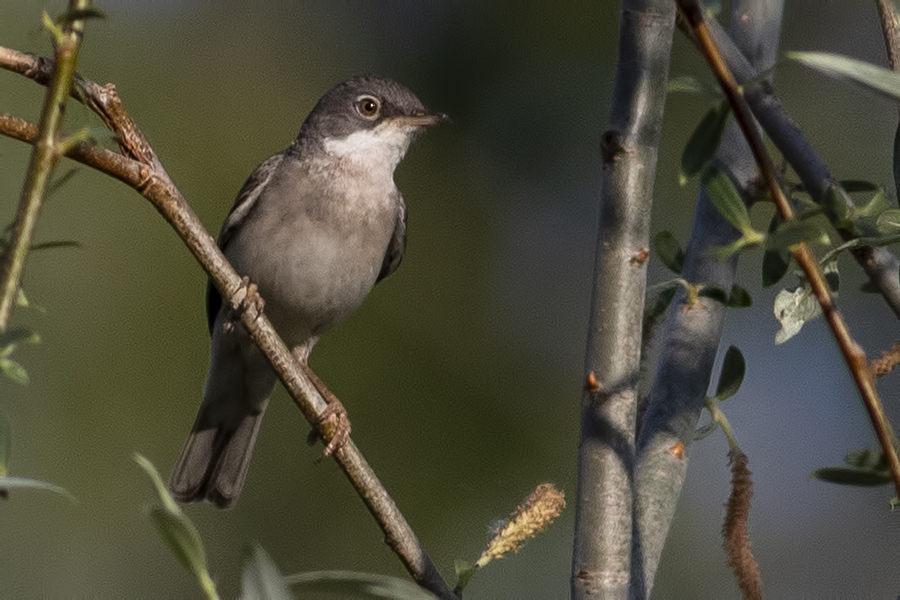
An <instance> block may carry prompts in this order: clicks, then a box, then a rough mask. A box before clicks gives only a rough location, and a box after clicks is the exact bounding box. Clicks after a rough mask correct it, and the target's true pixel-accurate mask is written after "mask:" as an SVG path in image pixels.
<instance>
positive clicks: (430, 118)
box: [391, 112, 450, 127]
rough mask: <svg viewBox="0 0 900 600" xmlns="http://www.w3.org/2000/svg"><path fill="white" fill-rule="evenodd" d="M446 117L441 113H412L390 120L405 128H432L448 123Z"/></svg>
mask: <svg viewBox="0 0 900 600" xmlns="http://www.w3.org/2000/svg"><path fill="white" fill-rule="evenodd" d="M449 120H450V119H449V118H448V117H447V115H445V114H443V113H426V112H422V113H414V114H411V115H401V116H399V117H394V118H392V119H391V121H393V122H394V123H396V124H397V125H405V126H407V127H432V126H434V125H437V124H438V123H443V122H445V121H449Z"/></svg>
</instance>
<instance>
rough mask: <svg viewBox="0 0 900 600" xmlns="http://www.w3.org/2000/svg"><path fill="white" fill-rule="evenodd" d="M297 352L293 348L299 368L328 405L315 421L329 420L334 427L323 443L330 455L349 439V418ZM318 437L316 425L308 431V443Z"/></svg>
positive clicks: (345, 410) (326, 453)
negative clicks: (329, 436) (329, 437)
mask: <svg viewBox="0 0 900 600" xmlns="http://www.w3.org/2000/svg"><path fill="white" fill-rule="evenodd" d="M298 354H299V352H298V351H297V350H296V349H295V351H294V356H295V358H297V362H298V363H299V364H300V368H302V369H303V372H304V373H306V376H307V377H309V380H310V381H311V382H312V384H313V385H314V386H315V387H316V389H317V390H319V393H320V394H322V398H324V399H325V402H327V403H328V406H327V407H325V410H323V411H322V412H321V414H319V416H318V418H317V419H316V421H317V425H321V424H322V423H325V422H326V421H330V422H331V423H332V425H333V427H334V430H333V433H332V434H331V439H330V440H327V443H326V444H325V456H331V454H332V453H333V452H334V451H335V450H337V449H338V448H340V447H341V446H343V445H344V444H345V443H346V441H347V440H348V439H350V419H349V418H348V417H347V409H345V408H344V405H343V404H341V401H340V400H338V399H337V396H335V395H334V393H333V392H332V391H331V390H329V389H328V387H326V385H325V384H324V383H323V382H322V380H321V379H319V376H318V375H316V374H315V373H314V372H313V370H312V369H310V368H309V365H308V364H306V361H305V360H301V358H302V357H300V356H298ZM319 437H321V436H320V435H319V432H318V427H317V428H316V429H314V430H313V431H312V433H310V436H309V439H310V443H311V444H314V443H315V442H316V439H318V438H319ZM323 440H324V438H323Z"/></svg>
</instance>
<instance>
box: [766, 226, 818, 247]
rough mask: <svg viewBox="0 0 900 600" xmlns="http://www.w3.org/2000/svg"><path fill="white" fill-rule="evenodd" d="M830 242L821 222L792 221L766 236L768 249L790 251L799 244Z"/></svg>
mask: <svg viewBox="0 0 900 600" xmlns="http://www.w3.org/2000/svg"><path fill="white" fill-rule="evenodd" d="M830 241H831V240H830V239H829V238H828V234H827V233H826V232H825V231H824V230H823V229H822V224H821V223H820V222H818V221H807V220H800V219H792V220H790V221H787V222H785V223H782V224H781V225H779V226H778V227H777V228H776V229H775V231H774V232H772V233H770V234H769V235H767V236H766V248H771V249H773V250H790V248H791V247H792V246H796V245H797V244H803V243H806V244H810V245H814V244H828V243H829V242H830Z"/></svg>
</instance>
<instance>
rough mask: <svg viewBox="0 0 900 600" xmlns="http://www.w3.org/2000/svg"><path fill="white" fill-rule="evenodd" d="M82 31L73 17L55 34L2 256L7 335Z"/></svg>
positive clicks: (1, 302)
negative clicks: (49, 72)
mask: <svg viewBox="0 0 900 600" xmlns="http://www.w3.org/2000/svg"><path fill="white" fill-rule="evenodd" d="M90 4H91V2H90V0H70V2H69V11H70V12H75V11H84V10H86V9H87V8H89V7H90ZM83 32H84V19H72V20H70V21H68V22H67V23H66V24H65V25H64V26H63V28H62V29H61V30H58V31H55V32H54V37H55V39H54V46H55V54H56V61H55V62H56V65H57V68H56V69H55V71H54V72H53V78H52V81H51V82H50V84H49V86H48V87H47V94H46V95H45V96H44V106H43V108H42V109H41V120H40V125H39V126H38V129H39V132H38V136H37V139H36V141H35V143H34V149H33V150H32V152H31V161H30V163H29V165H28V174H27V176H26V177H25V185H24V186H23V187H22V196H21V198H20V200H19V208H18V210H17V211H16V219H15V223H14V225H13V238H12V241H11V242H10V245H9V248H8V250H7V252H6V254H5V255H4V257H3V266H2V271H0V273H2V275H0V331H6V328H7V327H8V326H9V317H10V315H11V314H12V308H13V306H14V305H15V303H16V298H17V297H18V294H19V286H20V285H21V283H22V273H23V272H24V271H25V258H26V256H28V250H29V248H31V242H32V240H33V239H34V228H35V226H36V225H37V220H38V216H39V215H40V212H41V205H42V204H43V202H44V195H45V193H46V191H47V185H48V184H49V182H50V175H51V173H53V169H54V168H55V167H56V163H57V162H59V139H58V138H59V131H60V129H61V128H62V123H63V119H64V117H65V114H66V99H67V98H68V97H69V90H70V89H71V87H72V79H73V77H74V75H75V68H76V67H77V65H78V52H79V50H80V48H81V37H82V34H83Z"/></svg>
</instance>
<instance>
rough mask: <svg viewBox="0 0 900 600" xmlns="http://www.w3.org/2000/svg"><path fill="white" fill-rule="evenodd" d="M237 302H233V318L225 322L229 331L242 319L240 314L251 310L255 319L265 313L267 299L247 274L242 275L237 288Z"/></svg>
mask: <svg viewBox="0 0 900 600" xmlns="http://www.w3.org/2000/svg"><path fill="white" fill-rule="evenodd" d="M237 298H238V300H237V302H235V303H232V305H231V309H232V318H231V319H230V320H229V321H228V322H227V323H225V331H226V332H229V331H231V330H233V329H234V325H235V323H236V322H237V321H239V320H240V316H241V315H242V314H243V313H245V312H251V313H252V314H253V315H254V316H253V320H254V321H255V320H256V319H258V318H259V317H260V316H261V315H262V314H263V309H264V308H265V306H266V301H265V300H263V297H262V296H260V295H259V290H258V289H257V287H256V284H255V283H250V278H249V277H247V276H246V275H245V276H244V277H241V284H240V285H239V286H238V289H237Z"/></svg>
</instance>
